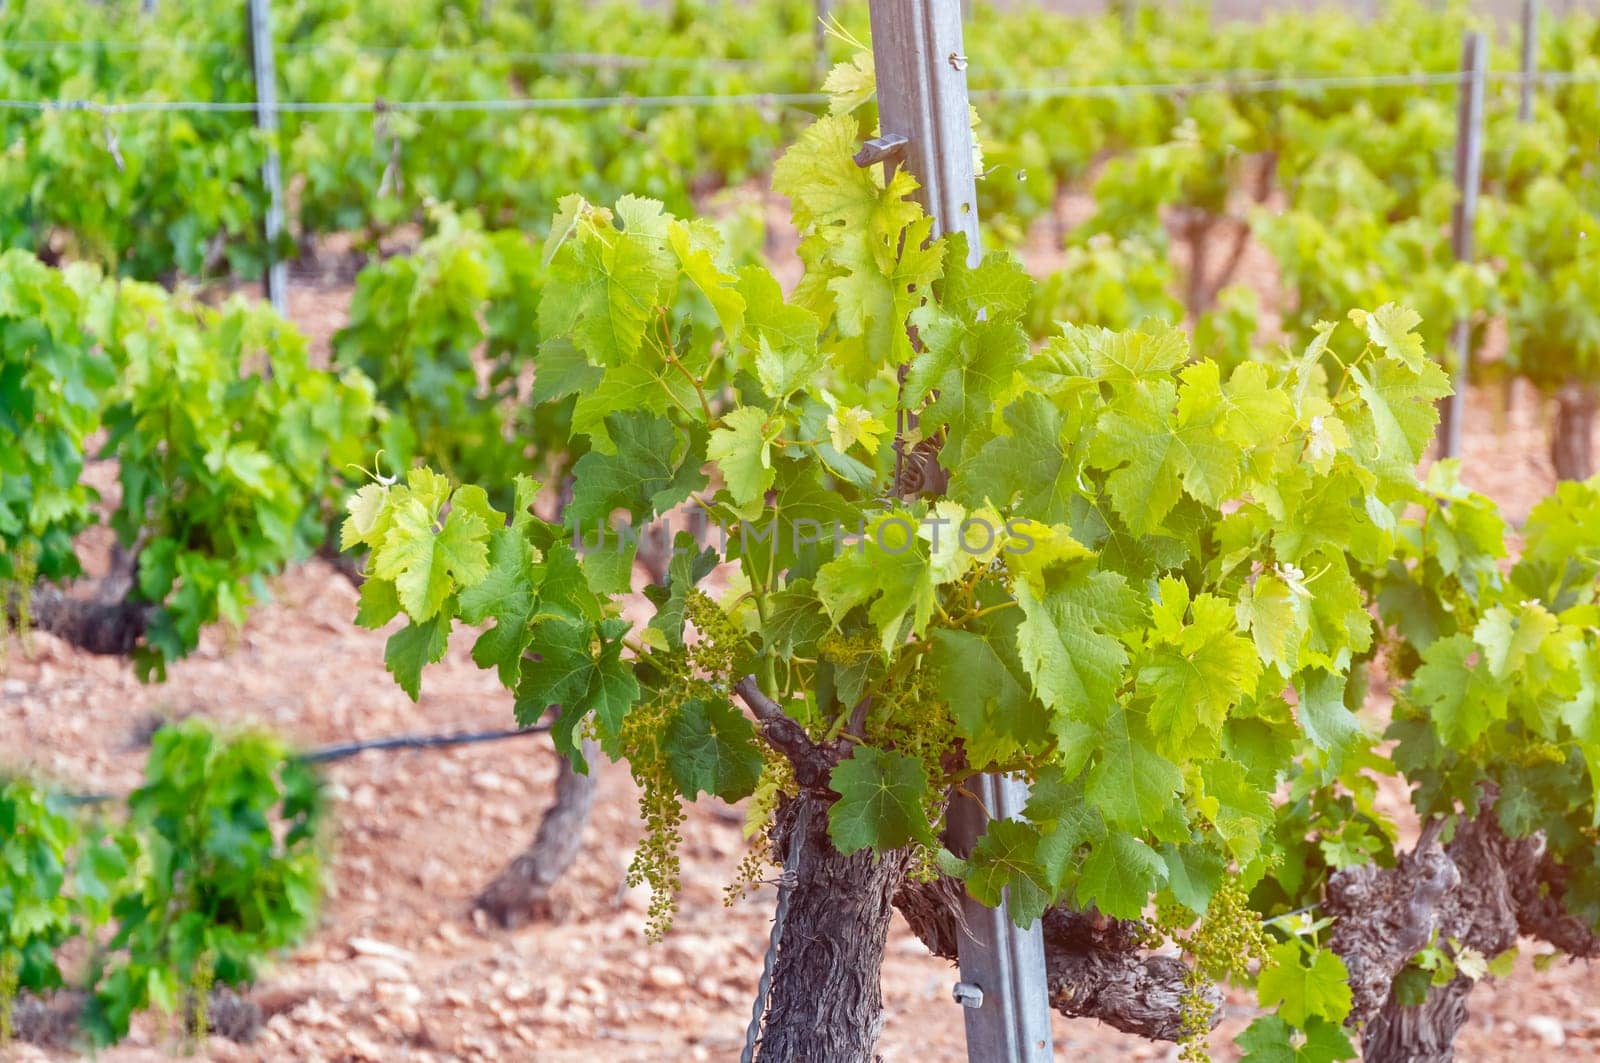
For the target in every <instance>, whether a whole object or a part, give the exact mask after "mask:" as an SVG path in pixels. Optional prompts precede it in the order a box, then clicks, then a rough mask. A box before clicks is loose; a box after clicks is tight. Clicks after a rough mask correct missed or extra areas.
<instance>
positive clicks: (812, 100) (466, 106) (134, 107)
mask: <svg viewBox="0 0 1600 1063" xmlns="http://www.w3.org/2000/svg"><path fill="white" fill-rule="evenodd" d="M1463 76H1464V75H1462V74H1461V73H1459V72H1450V73H1434V74H1375V75H1370V76H1359V75H1332V76H1326V77H1282V78H1264V79H1260V80H1254V81H1251V80H1240V81H1232V80H1227V79H1212V80H1206V81H1169V82H1148V83H1129V84H1078V85H1033V86H1028V85H1021V86H1011V87H1008V86H994V87H990V88H978V89H973V90H971V93H970V95H971V96H973V97H975V98H980V99H996V100H1029V99H1033V100H1038V99H1070V98H1099V97H1116V96H1140V95H1151V96H1184V95H1190V94H1196V93H1213V94H1215V93H1220V94H1226V95H1233V96H1247V95H1257V94H1270V93H1275V92H1297V91H1301V90H1308V91H1317V90H1328V89H1363V88H1426V87H1433V86H1456V85H1460V84H1461V82H1462V79H1463ZM1487 77H1488V79H1489V80H1494V81H1506V80H1514V81H1518V82H1520V81H1521V80H1522V77H1523V75H1522V74H1521V73H1520V72H1518V71H1510V70H1507V71H1498V72H1496V73H1493V74H1489V75H1487ZM1533 81H1534V82H1535V83H1536V84H1538V85H1541V86H1553V85H1573V84H1589V83H1596V82H1600V70H1569V71H1549V72H1544V73H1540V74H1537V75H1535V77H1534V78H1533ZM829 99H830V97H829V96H828V95H827V94H826V93H822V92H740V93H720V94H719V93H681V94H671V95H661V96H635V95H630V94H627V93H621V94H614V95H609V96H563V97H531V96H528V97H512V98H506V99H479V100H385V99H377V100H365V101H357V100H279V101H278V102H276V103H275V104H273V105H272V108H271V109H272V110H274V111H276V112H278V113H280V114H370V113H382V112H385V111H389V112H409V113H460V112H474V111H479V112H506V111H510V112H516V111H603V110H609V109H612V108H636V109H641V110H659V109H665V108H673V107H689V108H694V107H706V108H716V107H777V106H815V105H819V104H823V103H827V102H828V101H829ZM257 106H258V105H257V104H256V103H254V102H251V101H245V100H125V101H118V102H111V103H101V102H97V101H94V100H20V99H0V110H12V111H18V110H20V111H36V112H44V111H86V112H89V113H91V114H96V115H119V114H147V113H165V112H176V113H197V114H205V113H212V114H252V113H254V112H255V111H256V110H257Z"/></svg>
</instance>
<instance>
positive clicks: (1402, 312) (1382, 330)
mask: <svg viewBox="0 0 1600 1063" xmlns="http://www.w3.org/2000/svg"><path fill="white" fill-rule="evenodd" d="M1350 320H1351V321H1354V322H1355V323H1356V327H1357V328H1360V329H1365V330H1366V333H1367V338H1368V339H1369V340H1371V341H1372V342H1373V343H1374V344H1376V345H1377V347H1378V348H1379V349H1380V350H1381V351H1383V353H1384V354H1387V355H1388V356H1389V357H1391V358H1393V359H1395V360H1396V361H1398V362H1400V363H1402V364H1403V365H1405V367H1406V368H1407V369H1410V370H1411V371H1412V372H1414V373H1420V372H1421V371H1422V363H1423V360H1424V359H1426V358H1427V353H1426V352H1425V351H1424V350H1423V349H1422V337H1421V336H1418V335H1417V334H1416V332H1414V331H1413V330H1414V329H1415V328H1416V327H1417V326H1418V325H1420V324H1422V315H1421V314H1419V313H1417V312H1416V311H1415V310H1413V309H1411V308H1410V307H1409V306H1398V305H1396V304H1394V303H1384V304H1383V305H1382V306H1380V307H1378V309H1376V310H1374V311H1372V313H1370V314H1369V313H1367V312H1366V311H1365V310H1352V311H1350Z"/></svg>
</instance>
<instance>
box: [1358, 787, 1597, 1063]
mask: <svg viewBox="0 0 1600 1063" xmlns="http://www.w3.org/2000/svg"><path fill="white" fill-rule="evenodd" d="M1486 791H1487V792H1486V794H1485V797H1484V800H1483V801H1482V803H1481V804H1480V806H1479V808H1478V810H1477V815H1476V816H1474V817H1472V818H1470V819H1469V818H1465V817H1463V818H1462V819H1460V820H1459V821H1458V822H1457V825H1456V831H1455V837H1454V838H1453V839H1452V840H1451V842H1450V844H1449V845H1448V846H1445V847H1443V848H1442V849H1441V848H1440V846H1439V844H1438V835H1439V833H1440V828H1441V827H1442V825H1443V821H1442V820H1436V821H1434V822H1433V823H1431V824H1430V825H1429V827H1428V828H1427V829H1426V830H1424V832H1423V834H1422V837H1421V839H1419V841H1418V843H1417V846H1416V848H1415V849H1413V850H1412V851H1411V852H1410V853H1407V854H1405V855H1404V856H1402V857H1401V859H1400V861H1399V862H1398V863H1397V864H1396V866H1395V867H1393V868H1379V867H1376V866H1374V865H1364V866H1360V867H1354V868H1349V869H1346V870H1344V871H1340V872H1337V873H1336V874H1335V875H1334V877H1333V879H1332V881H1331V882H1330V883H1329V888H1328V896H1327V903H1328V910H1329V912H1330V913H1331V914H1332V915H1334V916H1335V918H1336V919H1337V922H1336V923H1335V924H1334V932H1333V938H1332V942H1331V944H1332V947H1333V949H1334V951H1335V952H1337V953H1339V955H1340V956H1341V957H1342V958H1343V959H1344V961H1345V965H1346V966H1347V967H1348V968H1349V970H1350V988H1351V995H1352V998H1353V1006H1352V1008H1351V1012H1350V1018H1349V1020H1348V1021H1349V1022H1351V1023H1356V1022H1365V1023H1366V1028H1365V1030H1364V1031H1363V1034H1362V1056H1363V1058H1364V1059H1366V1060H1367V1061H1368V1063H1446V1061H1448V1060H1450V1059H1452V1058H1453V1056H1454V1052H1455V1038H1456V1034H1457V1033H1458V1032H1459V1031H1460V1029H1461V1027H1462V1026H1463V1025H1464V1024H1465V1023H1466V1020H1467V998H1468V996H1469V995H1470V994H1471V992H1472V988H1473V985H1474V983H1473V982H1472V980H1471V979H1468V978H1466V977H1464V976H1457V977H1456V978H1454V979H1452V980H1451V981H1450V982H1448V983H1447V984H1445V985H1442V986H1434V987H1432V988H1430V989H1429V990H1428V994H1427V997H1426V998H1425V999H1424V1000H1423V1001H1422V1003H1420V1004H1417V1005H1414V1006H1409V1007H1408V1006H1405V1005H1402V1004H1401V1003H1400V1001H1399V1000H1398V999H1396V997H1395V993H1394V979H1395V977H1396V976H1397V975H1398V974H1399V973H1400V971H1401V970H1403V969H1404V968H1405V966H1406V965H1407V964H1408V963H1409V962H1410V961H1411V959H1412V957H1413V956H1415V955H1416V953H1417V950H1419V949H1421V948H1422V947H1424V946H1425V945H1427V944H1428V942H1429V940H1430V939H1432V938H1433V936H1434V934H1435V933H1436V932H1437V935H1438V940H1440V941H1441V942H1443V941H1455V942H1459V943H1460V944H1461V945H1463V946H1466V947H1468V948H1472V949H1475V950H1477V951H1478V952H1479V953H1481V954H1483V955H1484V956H1486V957H1493V956H1496V955H1499V954H1500V953H1502V952H1504V951H1505V950H1506V949H1508V948H1510V947H1511V946H1512V945H1514V944H1515V943H1516V941H1517V938H1518V936H1519V935H1526V936H1528V937H1533V938H1538V939H1539V940H1542V941H1546V942H1549V943H1550V944H1553V945H1555V946H1556V947H1557V948H1560V949H1562V950H1563V951H1565V952H1567V953H1569V954H1570V955H1573V956H1589V957H1592V956H1600V936H1597V935H1595V934H1594V932H1593V931H1592V930H1591V929H1590V928H1589V927H1587V926H1585V925H1584V924H1583V923H1582V922H1581V921H1580V920H1578V919H1577V918H1576V917H1574V916H1572V915H1571V914H1570V913H1568V912H1567V911H1566V909H1565V908H1564V906H1563V905H1562V903H1561V897H1562V894H1563V889H1564V887H1563V884H1564V880H1565V873H1564V871H1563V870H1562V868H1561V867H1560V866H1559V865H1557V864H1556V863H1555V862H1554V861H1553V860H1551V859H1550V857H1549V856H1548V855H1547V854H1546V853H1545V848H1544V839H1543V837H1542V836H1541V835H1538V834H1534V835H1531V836H1529V837H1525V838H1509V837H1507V836H1506V835H1505V833H1504V832H1503V831H1501V829H1500V824H1499V822H1498V819H1497V817H1496V814H1495V811H1494V801H1495V799H1496V798H1497V797H1498V794H1497V793H1496V792H1495V791H1494V789H1493V788H1492V787H1487V788H1486Z"/></svg>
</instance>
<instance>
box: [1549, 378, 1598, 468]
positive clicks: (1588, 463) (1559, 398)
mask: <svg viewBox="0 0 1600 1063" xmlns="http://www.w3.org/2000/svg"><path fill="white" fill-rule="evenodd" d="M1597 407H1600V396H1597V395H1596V392H1595V387H1594V385H1593V384H1589V383H1586V382H1584V381H1580V380H1569V381H1567V382H1566V383H1565V384H1563V385H1562V386H1561V388H1560V389H1559V390H1558V391H1557V392H1556V420H1555V424H1553V425H1551V426H1550V461H1551V463H1552V464H1553V465H1554V466H1555V469H1556V479H1558V480H1587V479H1588V478H1589V477H1590V476H1592V475H1593V474H1594V419H1595V412H1596V409H1597Z"/></svg>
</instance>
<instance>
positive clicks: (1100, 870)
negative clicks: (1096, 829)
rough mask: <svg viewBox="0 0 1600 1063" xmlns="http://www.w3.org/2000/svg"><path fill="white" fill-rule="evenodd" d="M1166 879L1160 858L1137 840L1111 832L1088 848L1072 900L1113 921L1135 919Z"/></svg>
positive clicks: (1127, 835) (1165, 867)
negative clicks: (1093, 908)
mask: <svg viewBox="0 0 1600 1063" xmlns="http://www.w3.org/2000/svg"><path fill="white" fill-rule="evenodd" d="M1166 878H1167V865H1166V862H1165V861H1164V860H1162V859H1161V854H1160V853H1158V852H1156V851H1155V850H1154V849H1152V848H1150V846H1149V845H1147V844H1145V842H1144V841H1142V840H1141V839H1139V838H1136V837H1134V836H1133V835H1131V834H1126V833H1124V832H1122V831H1112V832H1111V833H1110V834H1108V835H1106V837H1104V838H1102V839H1101V840H1099V841H1097V842H1095V843H1094V844H1093V845H1092V846H1090V848H1089V855H1088V856H1086V857H1085V858H1084V860H1083V866H1082V867H1081V868H1080V869H1079V871H1078V885H1077V892H1076V900H1077V903H1078V906H1079V907H1080V908H1083V907H1087V906H1089V905H1091V904H1092V905H1094V906H1095V907H1096V908H1098V909H1099V910H1100V911H1102V912H1104V913H1105V914H1106V915H1109V916H1111V917H1112V918H1114V919H1137V918H1139V915H1140V913H1142V912H1143V911H1144V906H1145V903H1146V902H1147V901H1148V900H1149V899H1150V894H1152V893H1154V892H1155V891H1156V890H1158V889H1160V888H1161V885H1162V883H1164V882H1165V881H1166Z"/></svg>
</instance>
